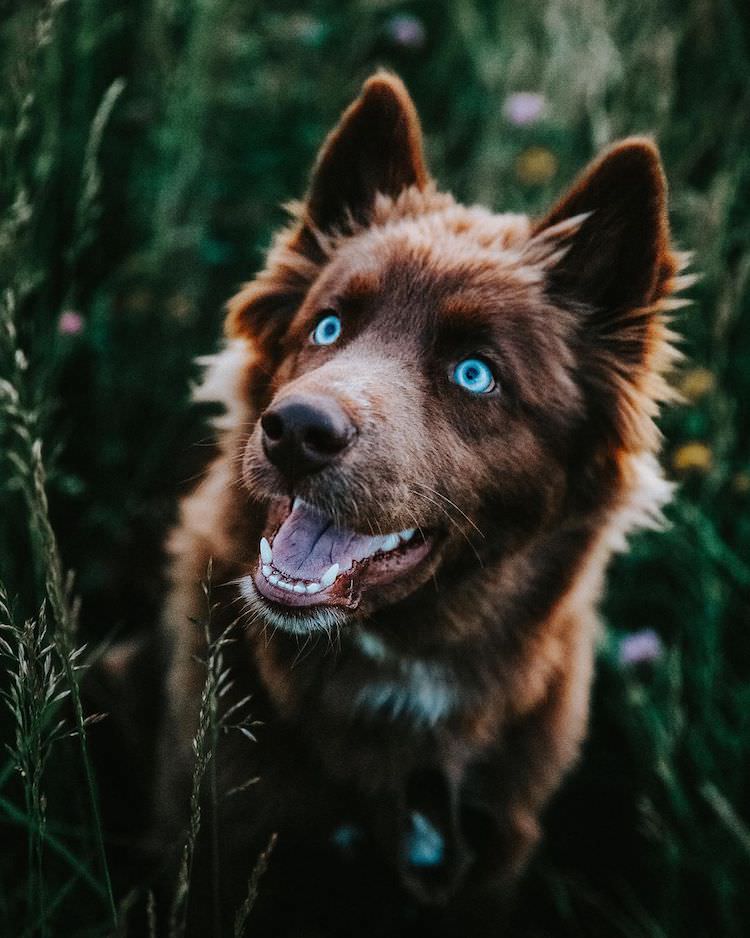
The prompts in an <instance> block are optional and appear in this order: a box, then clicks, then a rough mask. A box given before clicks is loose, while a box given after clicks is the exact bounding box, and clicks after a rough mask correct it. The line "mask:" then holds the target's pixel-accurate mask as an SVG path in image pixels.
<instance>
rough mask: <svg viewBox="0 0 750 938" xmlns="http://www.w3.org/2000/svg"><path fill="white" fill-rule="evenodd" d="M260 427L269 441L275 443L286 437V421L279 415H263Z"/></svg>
mask: <svg viewBox="0 0 750 938" xmlns="http://www.w3.org/2000/svg"><path fill="white" fill-rule="evenodd" d="M260 425H261V427H262V428H263V432H264V433H265V435H266V436H267V437H268V439H269V440H273V441H274V442H275V441H276V440H280V439H281V438H282V437H283V436H284V421H283V420H282V419H281V417H279V415H278V414H274V413H268V414H263V416H262V417H261V418H260Z"/></svg>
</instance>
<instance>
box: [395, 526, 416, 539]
mask: <svg viewBox="0 0 750 938" xmlns="http://www.w3.org/2000/svg"><path fill="white" fill-rule="evenodd" d="M415 530H416V528H406V529H405V530H403V531H399V532H398V536H399V537H400V538H401V540H402V541H410V540H411V539H412V538H413V537H414V532H415Z"/></svg>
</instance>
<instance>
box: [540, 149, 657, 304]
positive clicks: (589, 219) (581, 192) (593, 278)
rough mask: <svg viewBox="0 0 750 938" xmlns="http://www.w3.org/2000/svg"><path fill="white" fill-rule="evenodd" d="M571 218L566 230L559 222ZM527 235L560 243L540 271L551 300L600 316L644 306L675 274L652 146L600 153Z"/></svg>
mask: <svg viewBox="0 0 750 938" xmlns="http://www.w3.org/2000/svg"><path fill="white" fill-rule="evenodd" d="M581 216H585V217H583V218H581ZM576 217H577V220H576V221H575V222H574V223H573V224H572V225H571V226H566V225H565V224H564V222H565V221H566V220H567V219H576ZM533 235H534V236H535V237H536V238H540V239H544V238H550V239H552V240H553V241H555V240H558V239H560V240H561V241H562V242H563V243H565V242H567V245H566V250H565V253H564V254H563V255H562V257H560V256H559V255H558V258H559V259H558V260H557V262H556V263H555V264H554V266H553V267H552V269H551V270H550V271H549V272H548V280H547V283H548V290H549V292H550V294H551V295H552V297H553V298H554V299H557V300H562V301H563V302H565V301H566V300H568V301H573V302H574V303H576V304H580V305H582V306H583V307H585V308H588V309H589V310H590V311H591V312H592V314H593V315H594V316H595V317H596V316H597V314H598V316H599V317H603V318H609V317H611V316H613V315H616V314H618V313H623V312H626V311H629V310H633V309H637V308H641V307H644V306H648V305H649V304H650V303H652V302H653V301H654V300H655V299H657V298H658V296H659V295H660V293H661V292H662V290H663V288H664V286H665V284H666V282H667V281H668V280H669V278H670V277H671V276H672V274H673V273H674V272H675V271H674V258H673V255H672V253H671V252H670V249H669V223H668V220H667V208H666V182H665V179H664V173H663V171H662V166H661V160H660V159H659V151H658V150H657V148H656V146H655V144H654V143H652V142H651V141H650V140H648V139H647V138H643V137H630V138H628V139H626V140H623V141H622V142H620V143H618V144H616V145H615V146H614V147H612V148H611V149H610V150H608V151H607V152H605V153H604V154H603V155H602V156H601V157H600V158H599V159H598V160H597V161H595V162H594V163H593V165H592V166H590V167H589V168H588V169H587V170H586V171H585V172H584V173H583V175H582V176H581V177H580V178H579V179H578V181H577V182H576V183H575V184H574V185H573V187H572V189H571V190H570V191H569V192H568V193H567V194H566V195H565V196H564V197H563V198H562V199H561V200H560V201H559V202H558V203H557V204H556V205H555V206H554V208H553V209H552V210H551V211H550V212H549V213H548V214H547V216H546V217H545V218H543V219H542V220H541V221H540V222H538V223H537V224H536V225H535V226H534V230H533ZM561 246H562V245H561Z"/></svg>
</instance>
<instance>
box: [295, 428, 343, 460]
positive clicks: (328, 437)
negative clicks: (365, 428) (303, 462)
mask: <svg viewBox="0 0 750 938" xmlns="http://www.w3.org/2000/svg"><path fill="white" fill-rule="evenodd" d="M350 439H351V435H350V434H349V433H347V432H345V431H344V430H343V429H341V430H337V429H335V428H333V427H331V428H329V427H313V428H311V429H310V430H308V431H307V433H306V434H305V439H304V443H305V446H307V447H308V448H309V449H312V450H314V451H315V452H316V453H321V454H323V453H325V454H329V455H331V456H334V455H335V454H336V453H338V452H340V451H341V450H342V449H343V448H344V447H345V446H346V444H347V443H348V442H349V440H350Z"/></svg>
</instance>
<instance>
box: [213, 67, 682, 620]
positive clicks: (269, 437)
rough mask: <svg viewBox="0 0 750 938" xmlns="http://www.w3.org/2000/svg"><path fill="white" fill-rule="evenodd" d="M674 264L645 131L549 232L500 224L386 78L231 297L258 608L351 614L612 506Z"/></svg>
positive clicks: (549, 223)
mask: <svg viewBox="0 0 750 938" xmlns="http://www.w3.org/2000/svg"><path fill="white" fill-rule="evenodd" d="M676 266H677V264H676V257H675V255H674V254H673V253H672V252H671V251H670V248H669V234H668V224H667V216H666V209H665V183H664V177H663V173H662V170H661V166H660V162H659V157H658V153H657V150H656V148H655V146H654V145H653V144H652V143H651V142H649V141H648V140H645V139H640V138H632V139H628V140H625V141H623V142H621V143H619V144H618V145H616V146H614V147H613V148H612V149H610V150H609V151H607V152H606V153H605V154H604V155H603V156H601V157H600V158H599V160H598V161H596V162H595V163H594V164H593V166H591V167H590V168H589V169H588V170H587V171H586V172H585V173H584V174H583V176H582V177H581V178H580V179H579V181H578V182H577V183H576V184H575V185H574V187H573V188H572V190H571V191H570V192H569V193H568V194H567V195H566V196H565V197H564V198H563V199H561V201H559V202H558V203H557V205H556V206H555V207H554V208H552V210H551V211H550V212H549V213H548V214H547V216H546V217H544V218H543V219H542V220H538V221H532V220H530V219H528V218H526V217H525V216H518V215H507V214H506V215H496V214H492V213H491V212H489V211H487V210H485V209H483V208H478V207H464V206H461V205H459V204H457V203H456V202H455V201H454V200H453V199H452V198H451V197H450V196H449V195H446V194H441V193H438V192H437V190H436V189H435V187H434V185H433V183H432V182H431V180H430V178H429V175H428V172H427V169H426V168H425V163H424V159H423V154H422V141H421V133H420V128H419V123H418V118H417V115H416V113H415V110H414V107H413V104H412V102H411V100H410V98H409V96H408V94H407V92H406V90H405V88H404V87H403V85H402V84H401V82H400V81H399V80H398V79H396V78H395V77H393V76H390V75H385V74H378V75H376V76H374V77H373V78H371V79H370V80H369V81H368V82H367V83H366V84H365V86H364V89H363V92H362V94H361V96H360V97H359V98H358V99H357V100H356V101H355V102H354V103H353V104H352V105H351V106H350V108H349V109H348V110H347V111H346V112H345V113H344V115H343V117H342V119H341V122H340V123H339V125H338V126H337V127H336V128H335V130H334V131H333V132H332V133H331V134H330V136H329V137H328V139H327V140H326V141H325V144H324V146H323V148H322V151H321V153H320V156H319V158H318V161H317V164H316V167H315V169H314V172H313V175H312V181H311V185H310V189H309V193H308V195H307V198H306V200H305V201H304V203H302V204H301V205H300V206H298V207H297V209H296V220H295V223H294V224H293V225H292V227H290V228H289V229H287V230H286V231H284V232H282V233H281V235H280V236H279V238H278V239H277V241H276V243H275V245H274V247H273V249H272V251H271V253H270V255H269V259H268V264H267V267H266V269H265V270H264V271H263V272H262V273H261V274H260V275H259V276H258V277H257V278H256V280H255V281H253V282H252V283H250V284H249V285H248V286H246V287H245V288H244V289H243V290H242V291H241V292H240V293H239V294H238V296H236V297H235V298H234V299H233V300H232V301H231V303H230V306H229V318H228V333H229V335H230V336H231V337H232V338H235V339H239V340H244V341H245V342H246V345H247V349H248V355H251V354H252V355H254V356H255V364H254V365H253V367H252V368H251V370H250V374H251V381H250V389H249V391H248V394H249V396H250V397H251V399H252V401H251V405H252V413H253V418H252V425H251V426H250V427H249V428H248V429H249V434H248V435H247V436H246V437H245V438H244V440H243V446H244V449H243V453H242V484H243V485H244V486H246V488H247V490H248V492H249V494H250V496H251V497H252V499H254V500H255V501H256V502H257V504H258V505H259V506H263V507H264V510H262V511H261V514H262V516H263V518H264V519H265V520H264V523H263V529H262V531H261V532H260V534H261V536H260V537H259V544H258V545H256V546H255V548H254V551H253V557H255V556H256V555H255V551H257V562H256V561H255V560H254V561H253V571H252V574H251V575H250V576H248V577H247V579H246V581H245V584H244V591H245V594H246V595H250V597H251V598H252V600H253V602H254V604H255V607H256V610H258V611H259V612H260V614H261V615H262V616H263V617H264V618H265V619H266V620H267V621H272V622H274V623H275V624H277V625H280V626H282V627H284V628H287V629H289V630H292V631H296V632H305V631H307V630H310V629H313V628H316V627H327V626H328V625H330V624H331V622H334V621H335V622H339V623H341V622H345V621H346V620H347V619H348V618H352V617H357V616H366V615H368V614H370V613H371V612H372V611H373V610H375V609H376V608H380V607H382V606H384V605H389V604H393V603H396V602H398V601H400V600H403V599H404V598H405V597H407V596H409V595H410V594H413V593H414V592H415V591H417V590H420V589H422V588H427V589H431V588H432V585H431V584H432V581H433V580H437V581H438V582H440V583H446V584H447V583H448V582H450V580H451V579H452V578H460V577H463V576H466V575H469V574H470V573H475V574H476V575H477V576H479V577H481V576H482V574H481V567H480V564H485V565H492V564H493V563H495V562H501V561H502V558H503V557H507V556H510V555H512V554H513V552H515V551H518V550H519V549H521V548H522V547H523V545H524V544H526V543H528V542H529V540H530V539H532V538H534V537H538V536H539V535H540V534H542V533H544V532H547V531H553V530H555V529H558V528H559V527H560V526H561V525H565V524H569V523H570V522H571V519H575V518H578V519H580V518H581V517H584V516H586V515H587V513H588V514H591V515H592V516H593V515H594V514H596V513H597V512H599V513H601V512H603V511H607V510H609V508H611V506H612V505H613V504H614V503H615V502H616V501H617V499H618V498H619V497H620V496H621V493H622V490H623V487H624V486H625V484H626V482H625V481H624V476H625V475H626V474H627V472H626V468H625V466H626V460H625V456H626V455H627V454H635V453H643V452H650V451H651V450H653V449H654V448H655V445H656V434H655V430H654V426H653V423H652V419H651V418H652V416H653V414H654V412H655V402H656V401H658V400H659V399H660V397H663V395H664V384H663V381H662V380H661V378H660V374H661V372H663V371H664V369H665V367H666V365H667V364H668V363H669V358H670V346H669V344H668V335H667V332H666V329H665V326H664V323H663V321H662V319H661V317H660V310H661V309H662V308H663V306H664V301H663V297H665V296H666V294H667V293H668V292H669V291H670V289H671V287H672V286H673V280H674V275H675V273H676Z"/></svg>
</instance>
